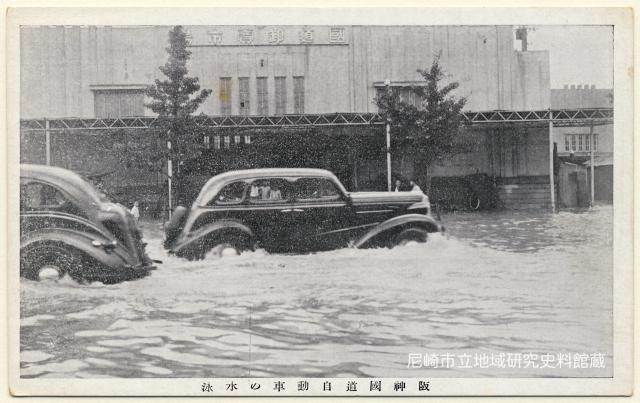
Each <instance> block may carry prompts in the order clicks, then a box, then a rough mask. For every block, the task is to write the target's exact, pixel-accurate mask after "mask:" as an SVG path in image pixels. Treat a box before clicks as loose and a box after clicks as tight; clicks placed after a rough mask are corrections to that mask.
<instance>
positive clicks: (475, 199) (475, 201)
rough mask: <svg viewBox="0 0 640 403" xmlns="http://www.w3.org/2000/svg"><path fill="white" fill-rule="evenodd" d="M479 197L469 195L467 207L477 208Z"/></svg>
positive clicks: (478, 206)
mask: <svg viewBox="0 0 640 403" xmlns="http://www.w3.org/2000/svg"><path fill="white" fill-rule="evenodd" d="M480 204H481V203H480V198H479V197H478V196H475V195H473V196H469V209H471V210H474V211H475V210H478V209H479V208H480Z"/></svg>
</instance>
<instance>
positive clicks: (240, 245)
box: [207, 234, 255, 258]
mask: <svg viewBox="0 0 640 403" xmlns="http://www.w3.org/2000/svg"><path fill="white" fill-rule="evenodd" d="M209 245H211V247H210V248H208V251H207V255H213V256H216V257H221V258H222V257H230V256H237V255H239V254H241V253H242V252H244V251H247V250H255V245H252V243H251V241H250V239H248V238H247V237H246V236H244V235H238V234H230V235H227V236H224V237H223V239H219V240H218V241H215V242H212V243H210V244H209Z"/></svg>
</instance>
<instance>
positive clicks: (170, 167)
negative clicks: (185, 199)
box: [167, 141, 173, 219]
mask: <svg viewBox="0 0 640 403" xmlns="http://www.w3.org/2000/svg"><path fill="white" fill-rule="evenodd" d="M167 149H168V150H169V158H168V159H167V184H168V185H169V186H168V187H169V219H171V211H172V210H173V208H172V204H173V201H172V199H171V191H172V189H171V181H172V178H173V164H172V161H171V141H167Z"/></svg>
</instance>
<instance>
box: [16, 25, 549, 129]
mask: <svg viewBox="0 0 640 403" xmlns="http://www.w3.org/2000/svg"><path fill="white" fill-rule="evenodd" d="M169 29H170V27H146V26H143V27H109V26H102V27H100V26H89V27H81V26H72V27H62V26H55V27H49V26H37V27H23V28H22V30H21V33H22V37H21V66H22V68H21V90H22V96H21V117H22V118H24V119H29V118H42V117H49V118H56V117H86V118H90V117H114V116H140V115H149V114H151V112H150V111H149V110H148V109H146V108H144V96H143V90H144V88H145V87H146V86H147V85H149V84H151V83H153V80H154V79H156V78H162V75H161V73H160V71H159V70H158V66H161V65H163V64H164V63H165V61H166V57H167V55H166V51H165V48H166V46H167V38H168V35H167V32H168V30H169ZM185 29H186V30H187V32H188V35H189V38H190V41H191V48H190V50H191V52H192V56H191V62H190V66H189V69H190V75H193V76H196V77H198V78H199V79H200V84H201V85H202V87H203V88H209V89H212V90H213V95H212V96H211V97H209V99H208V100H207V101H206V102H205V103H204V104H203V105H202V107H201V110H199V111H198V113H200V112H202V113H205V114H208V115H242V114H251V115H276V114H283V113H331V112H373V111H375V110H376V107H375V105H374V104H373V98H374V97H375V95H376V88H377V87H380V86H383V85H384V83H385V82H389V83H390V84H391V85H393V86H402V85H408V84H413V83H419V82H421V81H422V79H421V77H420V76H419V74H418V73H417V72H416V70H417V69H419V68H428V67H429V66H430V65H431V63H432V62H433V60H434V57H435V56H437V55H440V61H441V65H442V67H443V69H444V70H445V72H446V73H447V75H448V76H449V77H450V78H451V79H452V80H455V81H458V82H459V83H460V89H459V94H458V95H460V96H467V97H468V103H467V109H468V110H474V111H480V110H494V109H506V110H514V109H515V110H527V109H546V108H548V107H549V105H550V103H549V102H550V101H549V60H548V53H547V52H540V51H538V52H518V51H515V50H514V46H515V45H514V42H515V39H514V37H515V36H514V30H513V28H512V27H510V26H498V27H495V26H486V27H485V26H472V27H462V26H451V27H448V26H439V27H413V26H409V27H383V26H336V27H333V26H220V27H212V26H209V27H207V26H189V27H186V28H185ZM43 95H44V96H43Z"/></svg>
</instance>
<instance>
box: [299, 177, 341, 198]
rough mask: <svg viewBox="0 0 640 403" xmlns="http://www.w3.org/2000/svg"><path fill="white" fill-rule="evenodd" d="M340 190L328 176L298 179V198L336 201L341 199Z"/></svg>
mask: <svg viewBox="0 0 640 403" xmlns="http://www.w3.org/2000/svg"><path fill="white" fill-rule="evenodd" d="M340 196H341V194H340V190H339V189H338V188H337V187H336V185H335V184H334V183H333V182H332V181H330V180H329V179H326V178H300V179H298V180H297V181H296V200H298V201H334V200H339V199H340Z"/></svg>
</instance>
